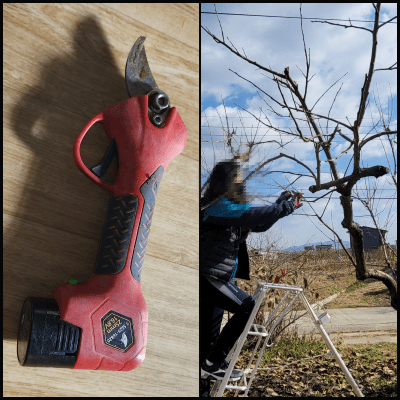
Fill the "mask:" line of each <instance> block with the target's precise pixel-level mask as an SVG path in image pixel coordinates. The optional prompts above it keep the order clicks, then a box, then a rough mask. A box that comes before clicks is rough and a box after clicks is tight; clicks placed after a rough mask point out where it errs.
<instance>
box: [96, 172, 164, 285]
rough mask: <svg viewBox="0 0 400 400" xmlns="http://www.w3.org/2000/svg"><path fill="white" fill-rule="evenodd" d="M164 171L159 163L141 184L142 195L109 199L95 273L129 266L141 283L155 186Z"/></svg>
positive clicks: (108, 271)
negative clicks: (139, 196) (154, 170)
mask: <svg viewBox="0 0 400 400" xmlns="http://www.w3.org/2000/svg"><path fill="white" fill-rule="evenodd" d="M163 173H164V168H163V167H162V166H160V167H159V168H158V169H157V170H156V172H155V173H154V174H153V175H152V176H150V178H148V179H147V181H146V182H145V183H144V184H143V185H142V186H141V187H140V192H141V195H142V196H141V198H137V197H136V196H134V195H130V194H128V195H124V196H114V197H112V198H111V200H110V202H109V205H108V211H107V218H106V222H105V224H104V228H103V233H102V237H101V241H100V246H99V250H98V253H97V259H96V263H95V274H116V273H118V272H121V271H122V270H123V269H124V267H125V266H127V265H129V263H130V268H131V273H132V276H133V277H134V278H135V279H136V280H137V281H138V282H139V283H140V275H141V272H142V266H143V259H144V256H145V253H146V246H147V240H148V237H149V232H150V225H151V220H152V216H153V211H154V206H155V201H156V196H157V191H158V187H159V184H160V181H161V178H162V175H163Z"/></svg>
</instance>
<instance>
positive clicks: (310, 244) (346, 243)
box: [285, 240, 350, 251]
mask: <svg viewBox="0 0 400 400" xmlns="http://www.w3.org/2000/svg"><path fill="white" fill-rule="evenodd" d="M319 244H333V245H335V242H333V241H332V240H329V241H327V242H316V243H306V244H302V245H301V246H291V247H288V248H287V249H285V251H302V250H304V246H316V245H319ZM343 244H344V245H345V246H346V248H347V249H348V248H349V247H350V242H349V241H346V240H343ZM336 248H339V249H340V248H341V246H340V243H338V242H336Z"/></svg>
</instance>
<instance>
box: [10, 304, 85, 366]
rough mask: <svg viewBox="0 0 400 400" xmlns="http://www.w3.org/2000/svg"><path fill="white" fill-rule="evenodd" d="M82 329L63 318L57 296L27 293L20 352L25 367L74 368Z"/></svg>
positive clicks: (22, 320)
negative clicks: (45, 296) (54, 297)
mask: <svg viewBox="0 0 400 400" xmlns="http://www.w3.org/2000/svg"><path fill="white" fill-rule="evenodd" d="M80 335H81V330H80V328H79V327H78V326H75V325H73V324H70V323H69V322H66V321H64V320H62V319H60V310H59V307H58V304H57V302H56V300H54V299H46V298H42V297H28V298H27V299H26V300H25V302H24V305H23V307H22V312H21V319H20V324H19V331H18V340H17V356H18V361H19V363H20V365H22V366H24V367H56V368H72V367H73V366H74V365H75V362H76V358H77V355H78V349H79V340H80Z"/></svg>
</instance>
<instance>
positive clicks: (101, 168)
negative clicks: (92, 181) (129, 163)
mask: <svg viewBox="0 0 400 400" xmlns="http://www.w3.org/2000/svg"><path fill="white" fill-rule="evenodd" d="M116 154H117V144H116V143H115V139H113V140H111V142H110V144H109V145H108V147H107V150H106V152H105V154H104V156H103V158H102V159H101V161H100V162H99V163H98V164H97V165H95V166H94V167H92V168H90V170H91V171H92V172H93V173H94V174H95V175H96V176H97V177H98V178H101V177H102V176H103V175H104V174H105V173H106V172H107V170H108V167H109V166H110V164H111V163H112V161H113V159H114V157H115V155H116Z"/></svg>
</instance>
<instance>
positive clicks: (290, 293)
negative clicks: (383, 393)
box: [210, 282, 364, 397]
mask: <svg viewBox="0 0 400 400" xmlns="http://www.w3.org/2000/svg"><path fill="white" fill-rule="evenodd" d="M270 289H279V290H285V291H286V294H285V296H284V297H283V298H282V300H281V301H280V303H279V304H278V305H277V306H276V307H275V308H274V310H273V311H272V312H271V314H270V315H269V318H268V320H267V321H266V322H265V324H263V325H258V324H254V323H253V322H254V320H255V318H256V315H257V313H258V310H259V309H260V306H261V303H262V301H263V299H264V297H265V295H266V293H267V292H268V291H269V290H270ZM253 299H254V301H255V306H254V308H253V311H252V312H251V314H250V316H249V319H248V321H247V324H246V326H245V328H244V330H243V333H242V335H241V336H240V337H239V339H238V340H237V341H236V345H235V346H234V347H233V348H232V349H231V351H230V352H229V355H228V357H227V360H228V361H229V366H228V369H227V370H226V373H225V376H224V378H223V380H222V381H218V380H217V381H215V383H214V385H213V388H212V390H211V393H210V395H211V397H214V396H215V393H217V395H216V397H222V394H223V393H224V391H225V389H227V390H236V393H235V397H236V396H238V394H239V392H244V393H243V397H247V394H248V392H249V390H250V387H251V384H252V382H253V379H254V377H255V375H256V373H257V369H258V365H259V364H260V361H261V359H262V357H263V355H264V350H265V348H266V347H271V346H272V345H273V343H271V344H268V341H269V339H270V338H271V335H272V332H273V331H274V329H275V327H276V326H277V325H278V324H279V322H280V321H281V320H282V319H283V317H284V316H285V315H286V314H287V313H288V312H289V310H290V309H291V308H292V306H293V304H294V303H295V301H296V300H298V299H299V300H300V301H301V302H302V303H303V305H304V307H305V309H306V311H307V313H308V315H309V316H310V318H311V319H312V321H313V322H314V324H315V326H316V327H317V328H318V330H319V332H320V333H321V335H322V338H323V339H324V340H325V342H326V344H327V345H328V347H329V349H330V352H331V353H330V354H331V355H333V357H335V359H336V361H337V362H338V364H339V366H340V368H341V369H342V371H343V372H344V374H345V376H346V379H347V381H348V382H349V384H350V385H351V387H352V388H353V390H354V393H355V394H356V396H357V397H364V396H363V394H362V393H361V391H360V389H359V387H358V385H357V383H356V382H355V381H354V379H353V377H352V375H351V374H350V372H349V370H348V369H347V367H346V365H345V363H344V362H343V360H342V358H341V357H340V355H339V353H338V352H337V350H336V348H335V346H334V345H333V343H332V342H331V340H330V338H329V336H328V334H327V333H326V331H325V329H324V328H323V326H322V325H323V324H324V323H325V322H327V321H328V320H329V315H328V314H327V313H326V312H325V313H323V314H321V315H320V316H319V317H317V316H316V314H315V313H314V310H313V308H312V307H311V305H310V303H309V302H308V300H307V298H306V297H305V295H304V293H303V289H302V288H300V287H298V286H290V285H283V284H279V283H264V282H259V283H258V284H257V288H256V290H255V291H254V294H253ZM285 300H288V301H289V303H288V305H287V306H286V307H285V309H284V310H283V311H282V312H281V314H280V315H279V317H278V318H277V319H276V321H275V322H274V323H273V325H272V326H271V328H270V329H269V330H268V329H267V327H268V326H269V324H270V322H271V321H272V318H273V317H274V316H275V315H277V312H278V310H279V309H280V308H281V306H282V305H283V304H284V302H285ZM248 335H252V336H258V341H257V344H256V346H255V348H254V350H253V353H252V355H251V357H250V361H249V363H248V365H247V368H246V369H245V370H244V375H243V377H242V378H241V380H240V382H238V383H237V385H228V378H229V376H230V375H231V373H232V370H233V368H234V366H235V364H236V361H237V359H238V357H239V354H240V352H241V350H242V348H243V344H244V342H245V340H246V338H247V336H248ZM263 339H264V342H263V344H262V346H261V349H260V353H259V355H258V358H257V360H256V362H255V365H254V367H251V364H252V362H253V359H254V357H255V355H256V352H257V350H258V348H259V346H260V344H261V341H262V340H263ZM248 375H250V377H249V378H248Z"/></svg>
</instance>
